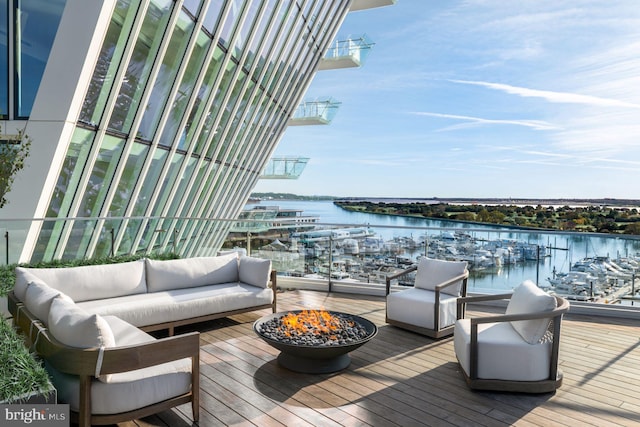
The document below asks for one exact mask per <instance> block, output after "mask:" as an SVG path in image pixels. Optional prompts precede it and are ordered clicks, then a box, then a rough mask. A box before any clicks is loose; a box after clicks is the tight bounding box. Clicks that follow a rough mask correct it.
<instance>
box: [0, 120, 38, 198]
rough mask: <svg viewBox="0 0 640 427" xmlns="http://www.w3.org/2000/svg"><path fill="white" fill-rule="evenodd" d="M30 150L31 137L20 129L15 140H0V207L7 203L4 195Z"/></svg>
mask: <svg viewBox="0 0 640 427" xmlns="http://www.w3.org/2000/svg"><path fill="white" fill-rule="evenodd" d="M0 134H2V128H1V127H0ZM30 150H31V138H29V137H28V136H27V135H24V134H23V133H22V131H19V132H18V135H17V137H16V138H15V140H12V141H0V209H1V208H2V207H4V206H5V205H6V204H7V199H6V197H5V196H6V195H7V194H8V193H9V192H10V191H11V186H12V185H13V180H14V179H15V176H16V174H17V173H18V172H19V171H20V170H22V168H24V164H25V160H26V158H27V157H28V156H29V152H30Z"/></svg>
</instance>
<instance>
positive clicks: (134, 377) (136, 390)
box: [46, 316, 191, 414]
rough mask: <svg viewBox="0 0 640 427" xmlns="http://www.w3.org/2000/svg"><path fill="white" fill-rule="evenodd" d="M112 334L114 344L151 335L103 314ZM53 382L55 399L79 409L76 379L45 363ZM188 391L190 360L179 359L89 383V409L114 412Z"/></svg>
mask: <svg viewBox="0 0 640 427" xmlns="http://www.w3.org/2000/svg"><path fill="white" fill-rule="evenodd" d="M104 319H105V320H106V321H107V323H108V324H109V326H110V327H111V330H112V331H113V333H114V336H115V340H116V346H117V347H121V346H126V345H135V344H141V343H145V342H149V341H153V340H154V338H153V337H152V336H151V335H149V334H147V333H145V332H143V331H141V330H139V329H138V328H136V327H133V326H132V325H130V324H128V323H127V322H124V321H123V320H121V319H118V318H117V317H113V316H105V317H104ZM46 368H47V371H48V372H49V374H51V377H52V382H53V384H54V386H55V387H56V389H57V391H58V400H59V401H60V402H63V403H68V404H69V405H70V407H71V409H72V410H74V411H78V408H79V404H80V397H79V380H78V377H76V376H74V375H69V374H64V373H61V372H59V371H57V370H56V369H55V368H53V367H51V366H50V365H49V364H46ZM190 390H191V359H189V358H186V359H180V360H177V361H173V362H168V363H163V364H161V365H157V366H151V367H148V368H144V369H138V370H135V371H131V372H123V373H117V374H111V375H110V381H109V382H102V381H93V382H92V384H91V406H92V408H91V412H92V413H93V414H117V413H120V412H126V411H132V410H134V409H138V408H142V407H144V406H148V405H151V404H153V403H157V402H162V401H163V400H167V399H170V398H172V397H175V396H180V395H182V394H184V393H188V392H189V391H190Z"/></svg>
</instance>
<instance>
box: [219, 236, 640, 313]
mask: <svg viewBox="0 0 640 427" xmlns="http://www.w3.org/2000/svg"><path fill="white" fill-rule="evenodd" d="M315 225H316V228H315V229H313V230H305V231H300V232H296V231H294V230H290V229H287V228H284V229H279V230H278V229H272V230H270V231H269V232H267V233H250V232H249V233H245V234H242V233H235V234H234V233H232V234H231V235H230V236H229V238H228V239H227V241H226V242H225V247H226V248H227V249H232V248H235V249H236V250H241V251H242V252H243V253H248V254H250V255H252V256H256V257H260V258H269V259H271V260H272V262H273V265H274V268H275V269H276V270H277V271H278V274H279V276H280V279H279V280H280V283H282V284H286V285H285V287H294V288H295V287H311V288H318V287H321V288H323V289H327V290H335V289H351V290H353V291H358V292H364V291H368V293H372V294H381V293H383V292H384V284H385V281H386V277H387V276H388V275H391V274H395V273H398V272H400V271H402V270H404V269H406V268H408V267H409V266H411V265H414V264H417V262H418V261H419V260H420V258H422V257H425V256H426V257H430V258H438V259H448V260H463V261H466V262H467V264H468V268H469V271H470V276H469V282H468V287H469V292H470V293H477V294H485V293H502V292H505V291H510V290H512V289H513V288H515V287H516V286H517V285H519V284H520V283H521V282H522V281H524V280H532V281H533V282H535V283H536V284H537V285H538V286H539V287H540V288H542V289H544V290H546V291H548V292H549V293H552V294H557V295H560V296H563V297H565V298H567V299H569V300H571V301H574V302H581V303H582V302H584V303H589V304H598V305H607V306H613V305H616V306H631V305H634V304H639V303H640V295H639V294H638V291H640V281H638V279H640V240H639V239H638V238H637V237H633V236H613V235H611V236H610V235H605V234H597V233H566V232H553V231H535V230H511V229H506V228H497V227H487V228H482V227H478V228H473V227H471V226H469V225H468V224H467V225H466V226H464V227H452V228H435V227H403V226H378V225H372V224H367V225H354V224H339V225H338V224H328V223H316V224H315ZM411 280H412V277H411V275H409V276H404V277H403V278H402V279H401V281H400V282H398V281H394V282H393V283H392V285H395V286H406V285H410V284H411Z"/></svg>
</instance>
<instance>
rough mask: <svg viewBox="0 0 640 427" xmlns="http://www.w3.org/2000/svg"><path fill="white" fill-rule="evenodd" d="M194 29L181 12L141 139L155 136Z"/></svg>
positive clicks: (143, 124)
mask: <svg viewBox="0 0 640 427" xmlns="http://www.w3.org/2000/svg"><path fill="white" fill-rule="evenodd" d="M193 27H194V23H193V21H192V20H191V18H190V17H189V16H188V15H187V14H186V13H184V11H180V16H179V18H178V22H177V23H176V26H175V28H174V29H173V34H172V35H171V40H170V41H169V46H168V47H167V51H166V52H165V54H164V58H163V59H162V65H161V66H160V71H159V72H158V76H157V77H156V80H155V82H154V84H153V90H152V91H151V95H150V96H149V101H148V104H147V106H146V108H145V112H144V115H143V116H142V121H141V122H140V128H139V129H138V135H137V136H138V137H139V138H142V139H144V140H147V141H151V140H152V139H153V138H154V136H155V133H156V131H157V129H158V124H159V123H160V119H161V117H162V113H163V112H164V110H165V105H166V103H167V99H168V98H169V93H170V92H171V88H172V87H173V83H174V81H175V78H176V75H177V73H178V69H179V68H180V65H181V64H182V58H183V57H184V54H185V50H186V48H187V45H188V43H189V38H190V37H191V32H192V31H193Z"/></svg>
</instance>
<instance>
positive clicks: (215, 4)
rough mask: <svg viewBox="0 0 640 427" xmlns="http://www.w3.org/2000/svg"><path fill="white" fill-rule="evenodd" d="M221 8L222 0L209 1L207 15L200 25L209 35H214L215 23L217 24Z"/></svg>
mask: <svg viewBox="0 0 640 427" xmlns="http://www.w3.org/2000/svg"><path fill="white" fill-rule="evenodd" d="M223 7H224V0H211V4H210V5H209V9H207V14H206V15H205V17H204V22H203V23H202V26H203V27H204V28H206V29H207V31H209V33H210V34H213V33H214V29H215V27H216V23H217V22H218V18H219V17H220V14H221V13H222V8H223Z"/></svg>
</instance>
